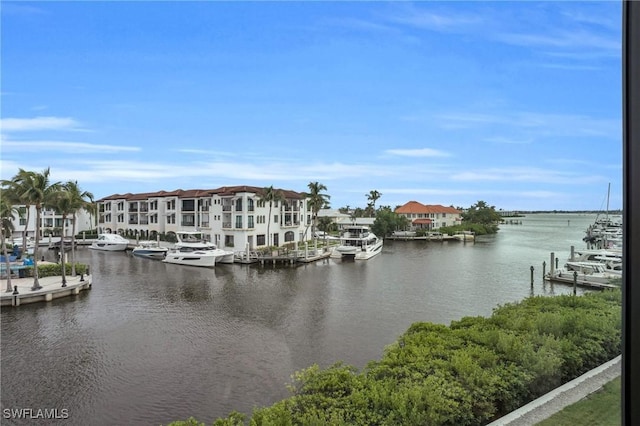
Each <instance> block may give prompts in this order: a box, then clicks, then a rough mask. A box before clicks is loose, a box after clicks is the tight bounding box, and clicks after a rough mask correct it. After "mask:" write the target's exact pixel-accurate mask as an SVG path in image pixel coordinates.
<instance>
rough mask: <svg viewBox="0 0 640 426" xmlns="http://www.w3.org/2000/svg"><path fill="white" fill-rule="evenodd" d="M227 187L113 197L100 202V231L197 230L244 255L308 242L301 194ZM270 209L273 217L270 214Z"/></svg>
mask: <svg viewBox="0 0 640 426" xmlns="http://www.w3.org/2000/svg"><path fill="white" fill-rule="evenodd" d="M274 191H275V192H276V193H278V194H279V195H280V197H281V200H280V201H274V202H273V203H272V205H271V207H270V206H269V203H268V202H265V201H264V200H263V197H264V188H259V187H252V186H230V187H221V188H216V189H205V190H200V189H197V190H195V189H194V190H176V191H172V192H166V191H159V192H154V193H142V194H123V195H121V194H115V195H111V196H109V197H105V198H103V199H101V200H98V202H97V203H98V231H99V232H101V233H103V232H113V233H120V234H124V235H126V236H128V237H130V238H131V237H140V238H141V239H142V238H145V239H154V238H156V236H157V235H158V234H165V235H166V234H168V233H171V232H176V231H199V232H202V233H203V234H204V236H205V238H207V239H209V240H210V241H211V242H213V243H215V244H216V245H217V246H218V247H220V248H223V249H225V250H233V251H245V250H255V249H260V248H264V247H268V246H276V247H279V246H282V245H283V244H286V243H295V242H303V241H306V240H307V239H310V238H311V235H310V224H311V212H310V211H309V210H308V204H307V200H306V198H305V195H304V194H303V193H298V192H295V191H290V190H284V189H274ZM269 210H271V212H269Z"/></svg>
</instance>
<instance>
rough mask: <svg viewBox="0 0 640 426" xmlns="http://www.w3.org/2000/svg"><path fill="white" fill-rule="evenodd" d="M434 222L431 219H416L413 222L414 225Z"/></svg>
mask: <svg viewBox="0 0 640 426" xmlns="http://www.w3.org/2000/svg"><path fill="white" fill-rule="evenodd" d="M431 222H433V221H432V220H431V219H415V220H414V221H413V222H411V223H413V224H414V225H426V224H429V223H431Z"/></svg>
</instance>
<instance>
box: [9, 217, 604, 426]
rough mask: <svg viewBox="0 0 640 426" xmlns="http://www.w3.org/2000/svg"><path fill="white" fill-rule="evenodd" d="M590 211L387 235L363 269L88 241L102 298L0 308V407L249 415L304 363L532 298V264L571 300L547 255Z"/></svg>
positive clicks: (359, 354)
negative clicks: (202, 257) (210, 260)
mask: <svg viewBox="0 0 640 426" xmlns="http://www.w3.org/2000/svg"><path fill="white" fill-rule="evenodd" d="M594 218H595V216H594V215H576V214H573V215H570V214H566V215H542V214H540V215H530V216H527V217H525V218H522V222H523V224H522V225H503V226H502V227H501V230H500V232H499V233H498V234H497V235H495V236H490V237H482V238H478V240H477V241H476V242H475V243H467V244H463V243H460V242H455V243H454V242H450V243H437V242H406V241H396V242H393V241H387V242H385V247H384V250H383V253H382V255H380V256H377V257H376V258H374V259H371V260H369V261H366V262H354V263H341V262H340V261H335V260H330V261H328V262H318V263H315V264H310V265H306V266H300V267H282V268H273V267H264V268H263V267H260V266H258V265H251V266H247V265H242V266H241V265H222V266H220V267H217V268H216V269H214V270H210V269H199V268H193V267H183V266H179V265H168V264H164V263H162V262H158V261H151V260H146V259H138V258H134V257H130V256H127V255H126V254H124V253H103V252H94V251H90V250H88V249H81V250H80V251H79V254H78V257H79V260H80V261H82V262H87V263H90V264H91V268H92V272H93V289H92V290H91V291H89V292H85V293H84V294H81V295H80V296H78V297H77V298H75V299H68V300H57V301H54V302H52V303H49V304H46V305H45V304H39V305H26V306H22V307H19V308H17V309H16V308H7V309H3V310H2V317H1V318H2V335H1V337H2V347H1V348H2V361H1V362H2V365H1V367H2V371H1V372H2V377H1V385H2V387H1V392H2V408H3V409H5V408H33V409H39V408H40V409H45V408H48V409H51V408H57V409H63V408H65V409H67V410H68V413H69V419H68V420H66V421H64V422H63V423H64V424H77V425H93V424H96V425H106V424H114V425H115V424H129V425H147V424H155V425H158V424H167V423H169V422H171V421H172V420H179V419H186V418H188V417H189V416H194V417H196V418H198V419H199V420H200V421H204V422H205V423H207V424H210V423H211V422H212V421H213V420H214V419H215V418H217V417H220V416H224V415H227V414H228V413H229V412H230V411H231V410H237V411H240V412H245V413H248V412H250V411H251V409H252V408H253V407H256V406H263V405H270V404H272V403H273V402H275V401H277V400H279V399H282V398H284V397H286V396H287V391H286V388H285V384H286V383H288V382H289V381H290V375H291V374H292V373H293V372H294V371H296V370H300V369H302V368H305V367H308V366H310V365H312V364H314V363H317V364H319V365H321V366H328V365H331V364H333V363H334V362H336V361H344V362H345V363H348V364H352V365H355V366H356V367H358V368H362V367H364V366H365V364H366V363H367V361H369V360H373V359H379V358H380V356H381V354H382V352H383V350H384V347H385V346H386V345H388V344H390V343H392V342H393V341H394V340H395V339H396V338H397V337H398V336H399V335H400V334H401V333H403V332H404V331H405V330H406V329H407V328H408V327H409V326H410V325H411V324H412V323H413V322H416V321H428V322H435V323H443V324H448V323H450V322H451V321H452V320H458V319H460V318H461V317H463V316H475V315H482V316H487V315H490V314H491V311H492V309H493V308H495V307H496V306H498V305H500V304H504V303H508V302H514V301H518V300H521V299H523V298H525V297H527V296H530V295H531V294H532V290H531V287H530V269H529V268H530V266H532V265H533V266H534V267H535V269H536V270H535V284H534V288H533V294H535V295H542V294H564V293H570V292H571V291H572V289H571V287H567V286H562V285H555V286H550V285H548V284H547V285H543V284H542V279H541V273H542V262H543V261H546V262H547V264H549V253H550V252H555V253H556V256H558V257H560V260H561V261H563V260H565V259H566V258H567V257H568V256H569V253H570V246H571V245H575V246H576V248H584V243H583V242H582V237H583V236H584V231H585V229H586V227H587V226H588V225H589V224H590V223H592V222H593V220H594ZM45 255H50V253H45ZM579 291H580V290H579ZM2 424H12V423H11V422H10V421H8V420H6V419H3V420H2ZM15 424H18V423H15ZM48 424H52V423H48Z"/></svg>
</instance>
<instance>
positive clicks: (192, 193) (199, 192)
mask: <svg viewBox="0 0 640 426" xmlns="http://www.w3.org/2000/svg"><path fill="white" fill-rule="evenodd" d="M274 189H275V190H276V191H279V192H280V193H281V194H282V196H283V197H284V198H286V199H289V200H290V199H297V200H301V199H304V198H305V195H304V193H300V192H296V191H291V190H289V189H278V188H274ZM240 192H251V193H255V194H258V196H261V195H262V194H264V188H262V187H258V186H247V185H241V186H223V187H220V188H216V189H187V190H183V189H176V190H174V191H169V192H167V191H158V192H144V193H138V194H131V193H127V194H113V195H109V196H107V197H104V198H101V199H99V200H97V201H98V202H102V201H113V200H127V201H135V200H147V199H149V198H159V197H178V198H202V197H210V196H212V195H214V194H215V195H221V196H231V195H235V194H237V193H240Z"/></svg>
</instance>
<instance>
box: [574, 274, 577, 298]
mask: <svg viewBox="0 0 640 426" xmlns="http://www.w3.org/2000/svg"><path fill="white" fill-rule="evenodd" d="M577 286H578V271H573V295H574V296H575V295H576V287H577Z"/></svg>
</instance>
